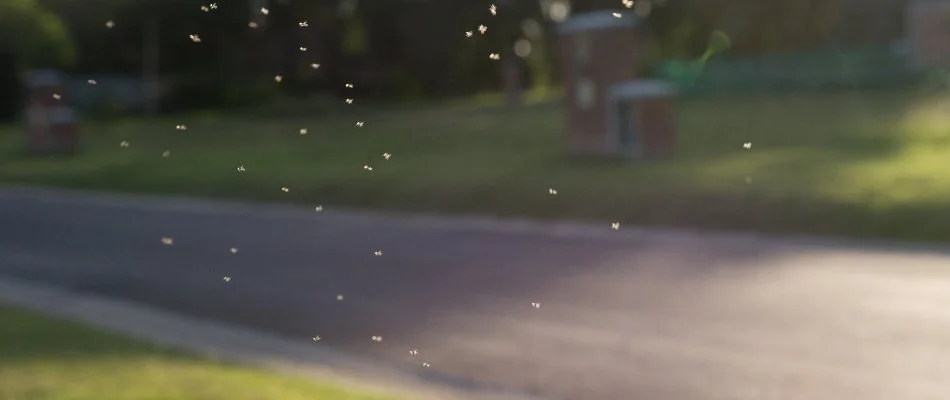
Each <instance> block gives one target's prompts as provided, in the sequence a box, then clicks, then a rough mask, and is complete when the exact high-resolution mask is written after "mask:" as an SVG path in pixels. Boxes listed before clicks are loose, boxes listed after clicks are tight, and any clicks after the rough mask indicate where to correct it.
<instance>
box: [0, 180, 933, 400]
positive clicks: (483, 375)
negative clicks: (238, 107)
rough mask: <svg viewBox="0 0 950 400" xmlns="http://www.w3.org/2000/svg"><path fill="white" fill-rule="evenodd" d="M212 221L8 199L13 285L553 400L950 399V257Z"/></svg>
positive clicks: (485, 230)
mask: <svg viewBox="0 0 950 400" xmlns="http://www.w3.org/2000/svg"><path fill="white" fill-rule="evenodd" d="M54 198H58V200H53V199H54ZM202 204H203V205H202V206H200V207H195V206H192V205H188V204H178V203H174V202H167V203H166V202H163V201H161V200H154V199H153V200H142V201H126V200H122V201H100V200H95V199H93V200H89V199H85V198H83V197H76V198H73V197H68V198H65V199H64V198H62V197H60V196H52V195H49V194H35V193H33V194H22V193H20V192H17V191H12V192H11V191H7V190H3V191H0V274H6V275H9V276H16V277H20V278H30V279H37V280H42V281H46V282H53V283H58V284H62V285H66V286H69V287H73V288H77V289H80V290H88V291H92V292H97V293H102V294H107V295H111V296H117V297H122V298H126V299H131V300H134V301H140V302H145V303H149V304H152V305H156V306H159V307H163V308H167V309H173V310H176V311H181V312H185V313H188V314H192V315H196V316H202V317H210V318H214V319H221V320H227V321H230V322H237V323H240V324H246V325H249V326H253V327H258V328H264V329H267V330H270V331H274V332H278V333H280V334H283V335H287V336H294V337H307V338H310V337H313V336H315V335H319V336H320V337H321V341H320V342H319V343H315V344H314V345H315V346H332V347H335V348H339V349H344V350H348V351H352V352H355V353H358V354H361V355H365V356H367V357H371V358H375V359H378V360H380V362H388V363H393V364H396V365H398V366H399V368H426V367H424V366H423V365H422V364H423V363H428V364H429V365H430V366H429V367H428V370H431V371H432V373H438V374H443V375H447V376H452V377H455V378H457V379H458V380H459V382H460V383H465V384H470V385H483V386H489V387H498V388H504V389H508V390H517V391H524V392H528V393H532V394H535V395H540V396H544V397H546V398H550V399H565V400H568V399H569V400H574V399H577V400H599V399H610V400H616V399H676V400H679V399H701V400H706V399H755V400H763V399H795V400H800V399H809V400H826V399H827V400H832V399H833V400H841V399H866V400H867V399H904V400H906V399H947V398H950V255H948V254H950V252H941V251H936V250H911V249H902V250H895V249H890V250H869V249H866V248H862V247H861V246H857V245H846V244H835V243H830V242H828V243H821V242H812V241H792V240H782V239H771V238H750V237H732V236H729V237H726V236H722V235H718V236H704V235H669V234H656V235H651V234H638V235H626V234H625V232H624V230H623V229H621V230H620V231H619V232H613V231H611V230H610V227H609V224H605V227H604V233H603V234H597V235H591V234H587V233H586V231H585V232H578V233H576V234H575V233H572V232H561V233H560V234H556V235H555V234H544V233H537V234H534V233H532V232H531V230H530V229H529V230H520V231H512V230H509V229H501V228H499V229H495V228H492V227H491V224H482V225H479V226H478V227H471V228H469V227H467V225H465V224H459V225H458V226H456V225H453V224H452V223H448V224H446V225H444V226H442V225H438V224H435V225H432V224H418V223H412V222H411V221H401V220H399V219H394V218H383V217H381V218H373V217H366V216H365V215H362V216H350V215H345V214H334V213H333V212H332V210H327V211H325V212H323V213H316V212H314V211H313V210H312V209H293V210H289V209H283V208H281V209H280V210H278V211H274V209H272V208H269V207H263V206H262V207H256V206H233V207H232V206H230V205H218V204H217V203H202ZM612 235H613V236H612ZM163 237H170V238H172V239H173V243H172V244H171V245H167V244H163V243H162V238H163ZM231 248H236V249H237V253H232V252H231V250H230V249H231ZM377 250H381V251H382V254H381V255H379V256H377V255H376V254H375V252H376V251H377ZM225 276H228V277H230V281H225V280H224V279H223V278H224V277H225ZM338 295H342V296H343V300H342V301H341V300H338V298H337V296H338ZM532 303H539V304H532ZM373 336H381V337H382V341H374V340H372V339H371V338H372V337H373ZM411 349H417V350H418V354H410V350H411Z"/></svg>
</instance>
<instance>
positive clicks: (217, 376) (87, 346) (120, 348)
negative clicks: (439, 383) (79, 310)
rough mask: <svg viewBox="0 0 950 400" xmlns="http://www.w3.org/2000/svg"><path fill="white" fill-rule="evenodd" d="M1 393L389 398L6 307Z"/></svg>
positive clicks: (77, 399)
mask: <svg viewBox="0 0 950 400" xmlns="http://www.w3.org/2000/svg"><path fill="white" fill-rule="evenodd" d="M387 398H388V397H387ZM0 399H4V400H7V399H9V400H40V399H42V400H67V399H68V400H81V399H89V400H93V399H96V400H98V399H115V400H126V399H137V400H144V399H163V400H172V399H178V400H191V399H228V400H243V399H248V400H250V399H254V400H266V399H273V400H293V399H308V400H312V399H321V400H383V399H384V397H381V396H371V395H368V394H360V392H357V391H350V390H347V389H342V388H338V387H334V386H330V385H321V384H316V383H313V382H310V381H307V380H302V379H295V378H287V377H282V376H276V375H272V374H269V373H264V372H258V371H255V370H250V369H245V368H239V367H234V366H229V365H225V364H220V363H216V362H210V361H204V360H200V359H198V358H194V357H190V356H185V355H181V354H178V353H174V352H171V351H167V350H163V349H160V348H157V347H154V346H151V345H147V344H142V343H138V342H135V341H131V340H128V339H125V338H122V337H117V336H113V335H109V334H104V333H100V332H97V331H94V330H92V329H88V328H85V327H81V326H77V325H74V324H72V323H68V322H63V321H58V320H52V319H47V318H42V317H39V316H36V315H34V314H31V313H27V312H23V311H20V310H18V309H13V308H9V307H4V306H0ZM388 399H391V398H388Z"/></svg>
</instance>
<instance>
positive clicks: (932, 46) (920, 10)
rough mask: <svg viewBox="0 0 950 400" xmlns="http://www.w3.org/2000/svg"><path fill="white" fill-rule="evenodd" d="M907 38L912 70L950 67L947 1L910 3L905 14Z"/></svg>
mask: <svg viewBox="0 0 950 400" xmlns="http://www.w3.org/2000/svg"><path fill="white" fill-rule="evenodd" d="M907 37H908V39H910V47H911V60H912V62H913V65H914V66H915V67H917V68H921V69H930V68H941V69H945V68H950V1H946V0H912V1H911V2H910V3H909V5H908V12H907Z"/></svg>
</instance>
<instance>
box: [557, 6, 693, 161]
mask: <svg viewBox="0 0 950 400" xmlns="http://www.w3.org/2000/svg"><path fill="white" fill-rule="evenodd" d="M639 25H640V21H639V20H638V19H637V17H636V15H635V14H632V13H621V14H620V17H619V18H618V17H617V16H616V15H615V14H614V12H612V11H602V12H591V13H586V14H579V15H576V16H574V17H572V18H570V19H568V20H567V21H564V22H562V23H561V24H560V25H559V27H558V32H559V35H560V44H559V47H560V62H561V71H562V75H563V79H564V85H565V98H564V112H565V120H566V125H567V134H568V150H569V151H570V152H571V153H572V154H576V155H619V156H624V157H629V158H645V157H658V156H663V155H667V154H670V153H671V152H672V150H673V147H674V144H675V136H674V133H675V128H674V126H673V124H672V120H673V115H672V112H673V107H672V101H671V100H672V90H671V89H670V88H669V87H667V86H666V85H665V84H663V83H662V82H655V81H639V79H640V78H641V76H639V73H640V70H641V68H642V67H643V65H644V60H643V53H644V47H645V44H646V42H645V39H644V38H645V35H644V34H642V32H641V31H640V29H639Z"/></svg>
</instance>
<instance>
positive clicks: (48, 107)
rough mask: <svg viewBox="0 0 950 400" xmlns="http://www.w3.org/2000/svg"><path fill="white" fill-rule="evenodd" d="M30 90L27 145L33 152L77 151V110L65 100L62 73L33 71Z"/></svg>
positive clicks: (27, 111) (28, 97)
mask: <svg viewBox="0 0 950 400" xmlns="http://www.w3.org/2000/svg"><path fill="white" fill-rule="evenodd" d="M27 90H28V94H27V108H26V121H25V122H26V127H25V128H26V129H25V130H26V136H27V148H28V149H29V150H30V151H31V152H33V153H72V152H74V151H76V147H77V145H78V132H77V126H76V114H75V111H74V110H73V109H72V108H71V107H69V106H68V105H66V103H65V98H64V96H65V95H64V93H63V78H62V76H61V75H60V74H59V73H57V72H56V71H51V70H39V71H33V72H32V73H30V76H29V80H28V82H27Z"/></svg>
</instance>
